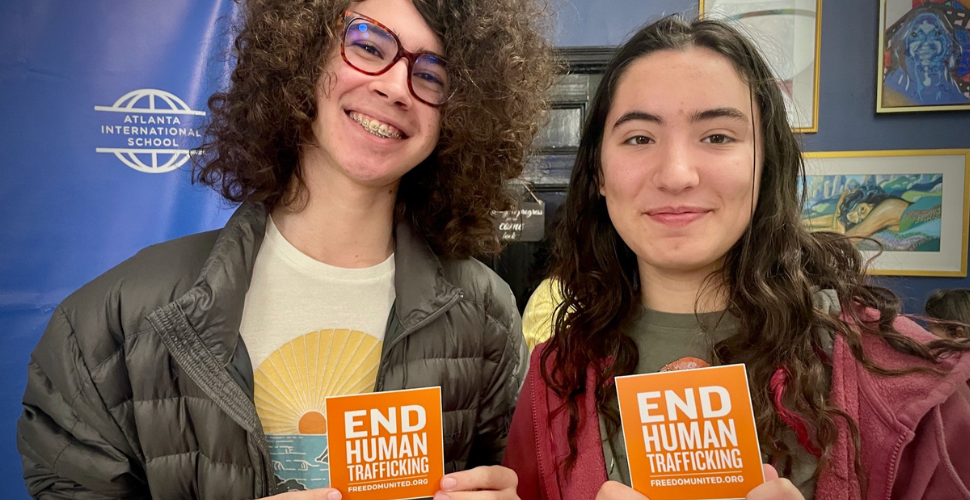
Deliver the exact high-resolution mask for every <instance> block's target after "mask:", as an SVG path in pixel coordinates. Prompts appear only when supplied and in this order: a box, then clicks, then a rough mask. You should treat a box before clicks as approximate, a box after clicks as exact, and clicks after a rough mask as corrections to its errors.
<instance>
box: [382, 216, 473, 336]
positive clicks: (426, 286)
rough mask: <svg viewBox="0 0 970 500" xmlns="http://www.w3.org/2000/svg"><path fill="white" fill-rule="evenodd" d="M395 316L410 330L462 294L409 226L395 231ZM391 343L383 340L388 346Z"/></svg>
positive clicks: (403, 223)
mask: <svg viewBox="0 0 970 500" xmlns="http://www.w3.org/2000/svg"><path fill="white" fill-rule="evenodd" d="M394 245H395V250H394V252H395V253H394V289H395V294H396V296H397V298H396V299H395V306H394V310H395V314H396V315H397V319H398V321H400V323H401V326H403V327H404V330H410V329H412V328H414V327H415V326H416V325H418V324H419V323H421V322H422V321H424V320H425V319H426V318H428V317H429V316H431V315H432V314H434V313H435V311H437V310H439V309H441V308H442V307H444V306H445V305H446V304H448V303H449V302H451V301H452V300H454V298H455V297H456V296H458V295H460V294H461V290H460V289H459V288H458V287H457V286H455V285H454V284H453V283H451V282H450V281H448V280H447V279H446V278H445V277H444V270H443V268H442V265H441V261H440V260H439V259H438V257H437V256H435V254H434V252H432V251H431V247H430V246H428V242H427V241H425V239H424V238H423V237H422V236H421V235H419V234H417V232H416V231H415V230H414V228H413V227H411V225H410V224H408V223H405V222H401V223H399V224H398V225H397V228H396V230H395V242H394ZM390 340H391V339H386V338H385V340H384V342H385V343H389V341H390Z"/></svg>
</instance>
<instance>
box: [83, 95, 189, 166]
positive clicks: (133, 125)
mask: <svg viewBox="0 0 970 500" xmlns="http://www.w3.org/2000/svg"><path fill="white" fill-rule="evenodd" d="M94 109H95V111H104V112H108V113H120V115H118V116H121V117H122V118H120V119H113V120H112V122H111V124H102V125H101V134H102V135H103V136H105V137H110V138H111V139H112V140H113V141H114V142H117V143H118V144H116V145H115V146H117V147H101V148H96V149H95V151H96V152H98V153H110V154H113V155H115V157H116V158H118V159H119V160H121V162H122V163H124V164H125V165H127V166H129V167H131V168H133V169H135V170H137V171H139V172H144V173H148V174H163V173H166V172H171V171H173V170H175V169H177V168H179V167H181V166H182V165H184V164H185V162H187V161H188V160H189V158H191V157H192V155H194V154H197V153H198V152H197V151H196V150H194V149H192V147H190V146H189V142H190V141H193V140H194V139H198V138H200V134H199V132H198V131H197V130H196V127H195V123H194V118H193V117H200V116H205V112H204V111H196V110H193V109H192V108H190V107H189V105H188V104H186V103H185V101H183V100H182V99H180V98H179V97H178V96H176V95H174V94H172V93H170V92H165V91H164V90H158V89H138V90H133V91H131V92H128V93H127V94H125V95H123V96H121V98H119V99H118V100H117V101H115V103H114V104H113V105H111V106H95V107H94Z"/></svg>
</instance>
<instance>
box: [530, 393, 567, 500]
mask: <svg viewBox="0 0 970 500" xmlns="http://www.w3.org/2000/svg"><path fill="white" fill-rule="evenodd" d="M529 397H530V398H532V434H533V436H532V438H533V439H534V440H535V443H536V470H537V471H538V472H539V496H540V497H546V495H544V494H543V491H542V490H543V489H544V488H543V487H542V486H543V483H544V482H545V479H546V474H545V472H543V470H542V449H541V448H540V446H541V443H540V442H539V429H538V428H537V425H538V423H539V414H538V413H537V411H536V389H535V381H533V380H531V377H530V380H529ZM560 493H561V492H560ZM561 497H562V495H561V494H560V498H561Z"/></svg>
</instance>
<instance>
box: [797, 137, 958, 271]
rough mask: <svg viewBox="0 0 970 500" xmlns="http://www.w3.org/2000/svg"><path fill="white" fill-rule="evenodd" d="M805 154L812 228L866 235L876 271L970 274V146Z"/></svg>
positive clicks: (864, 244) (862, 243)
mask: <svg viewBox="0 0 970 500" xmlns="http://www.w3.org/2000/svg"><path fill="white" fill-rule="evenodd" d="M804 157H805V176H806V178H805V195H806V196H805V206H804V207H803V211H802V224H803V225H805V227H807V228H808V229H809V230H812V231H833V232H836V233H841V234H845V235H847V236H854V237H858V238H859V239H857V240H854V241H855V245H856V247H857V248H858V249H859V250H861V251H862V254H863V256H864V257H866V258H867V259H872V260H871V262H870V265H869V273H870V274H885V275H899V276H966V275H967V232H968V229H967V226H968V224H970V198H968V190H970V149H937V150H909V151H845V152H824V153H804ZM880 249H881V252H880Z"/></svg>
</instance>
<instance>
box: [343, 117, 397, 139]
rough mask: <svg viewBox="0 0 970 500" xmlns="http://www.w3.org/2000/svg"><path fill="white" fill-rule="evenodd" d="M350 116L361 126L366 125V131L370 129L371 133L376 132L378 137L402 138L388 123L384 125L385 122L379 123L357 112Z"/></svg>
mask: <svg viewBox="0 0 970 500" xmlns="http://www.w3.org/2000/svg"><path fill="white" fill-rule="evenodd" d="M350 117H351V118H353V119H354V121H355V122H357V123H359V124H360V126H362V127H364V130H366V131H368V132H370V133H372V134H374V135H376V136H378V137H381V138H384V139H400V138H401V135H400V134H398V133H395V132H392V131H391V129H390V128H388V126H387V125H384V124H383V123H378V122H377V121H376V120H367V119H364V118H361V117H359V116H357V115H356V114H352V115H351V116H350Z"/></svg>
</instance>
